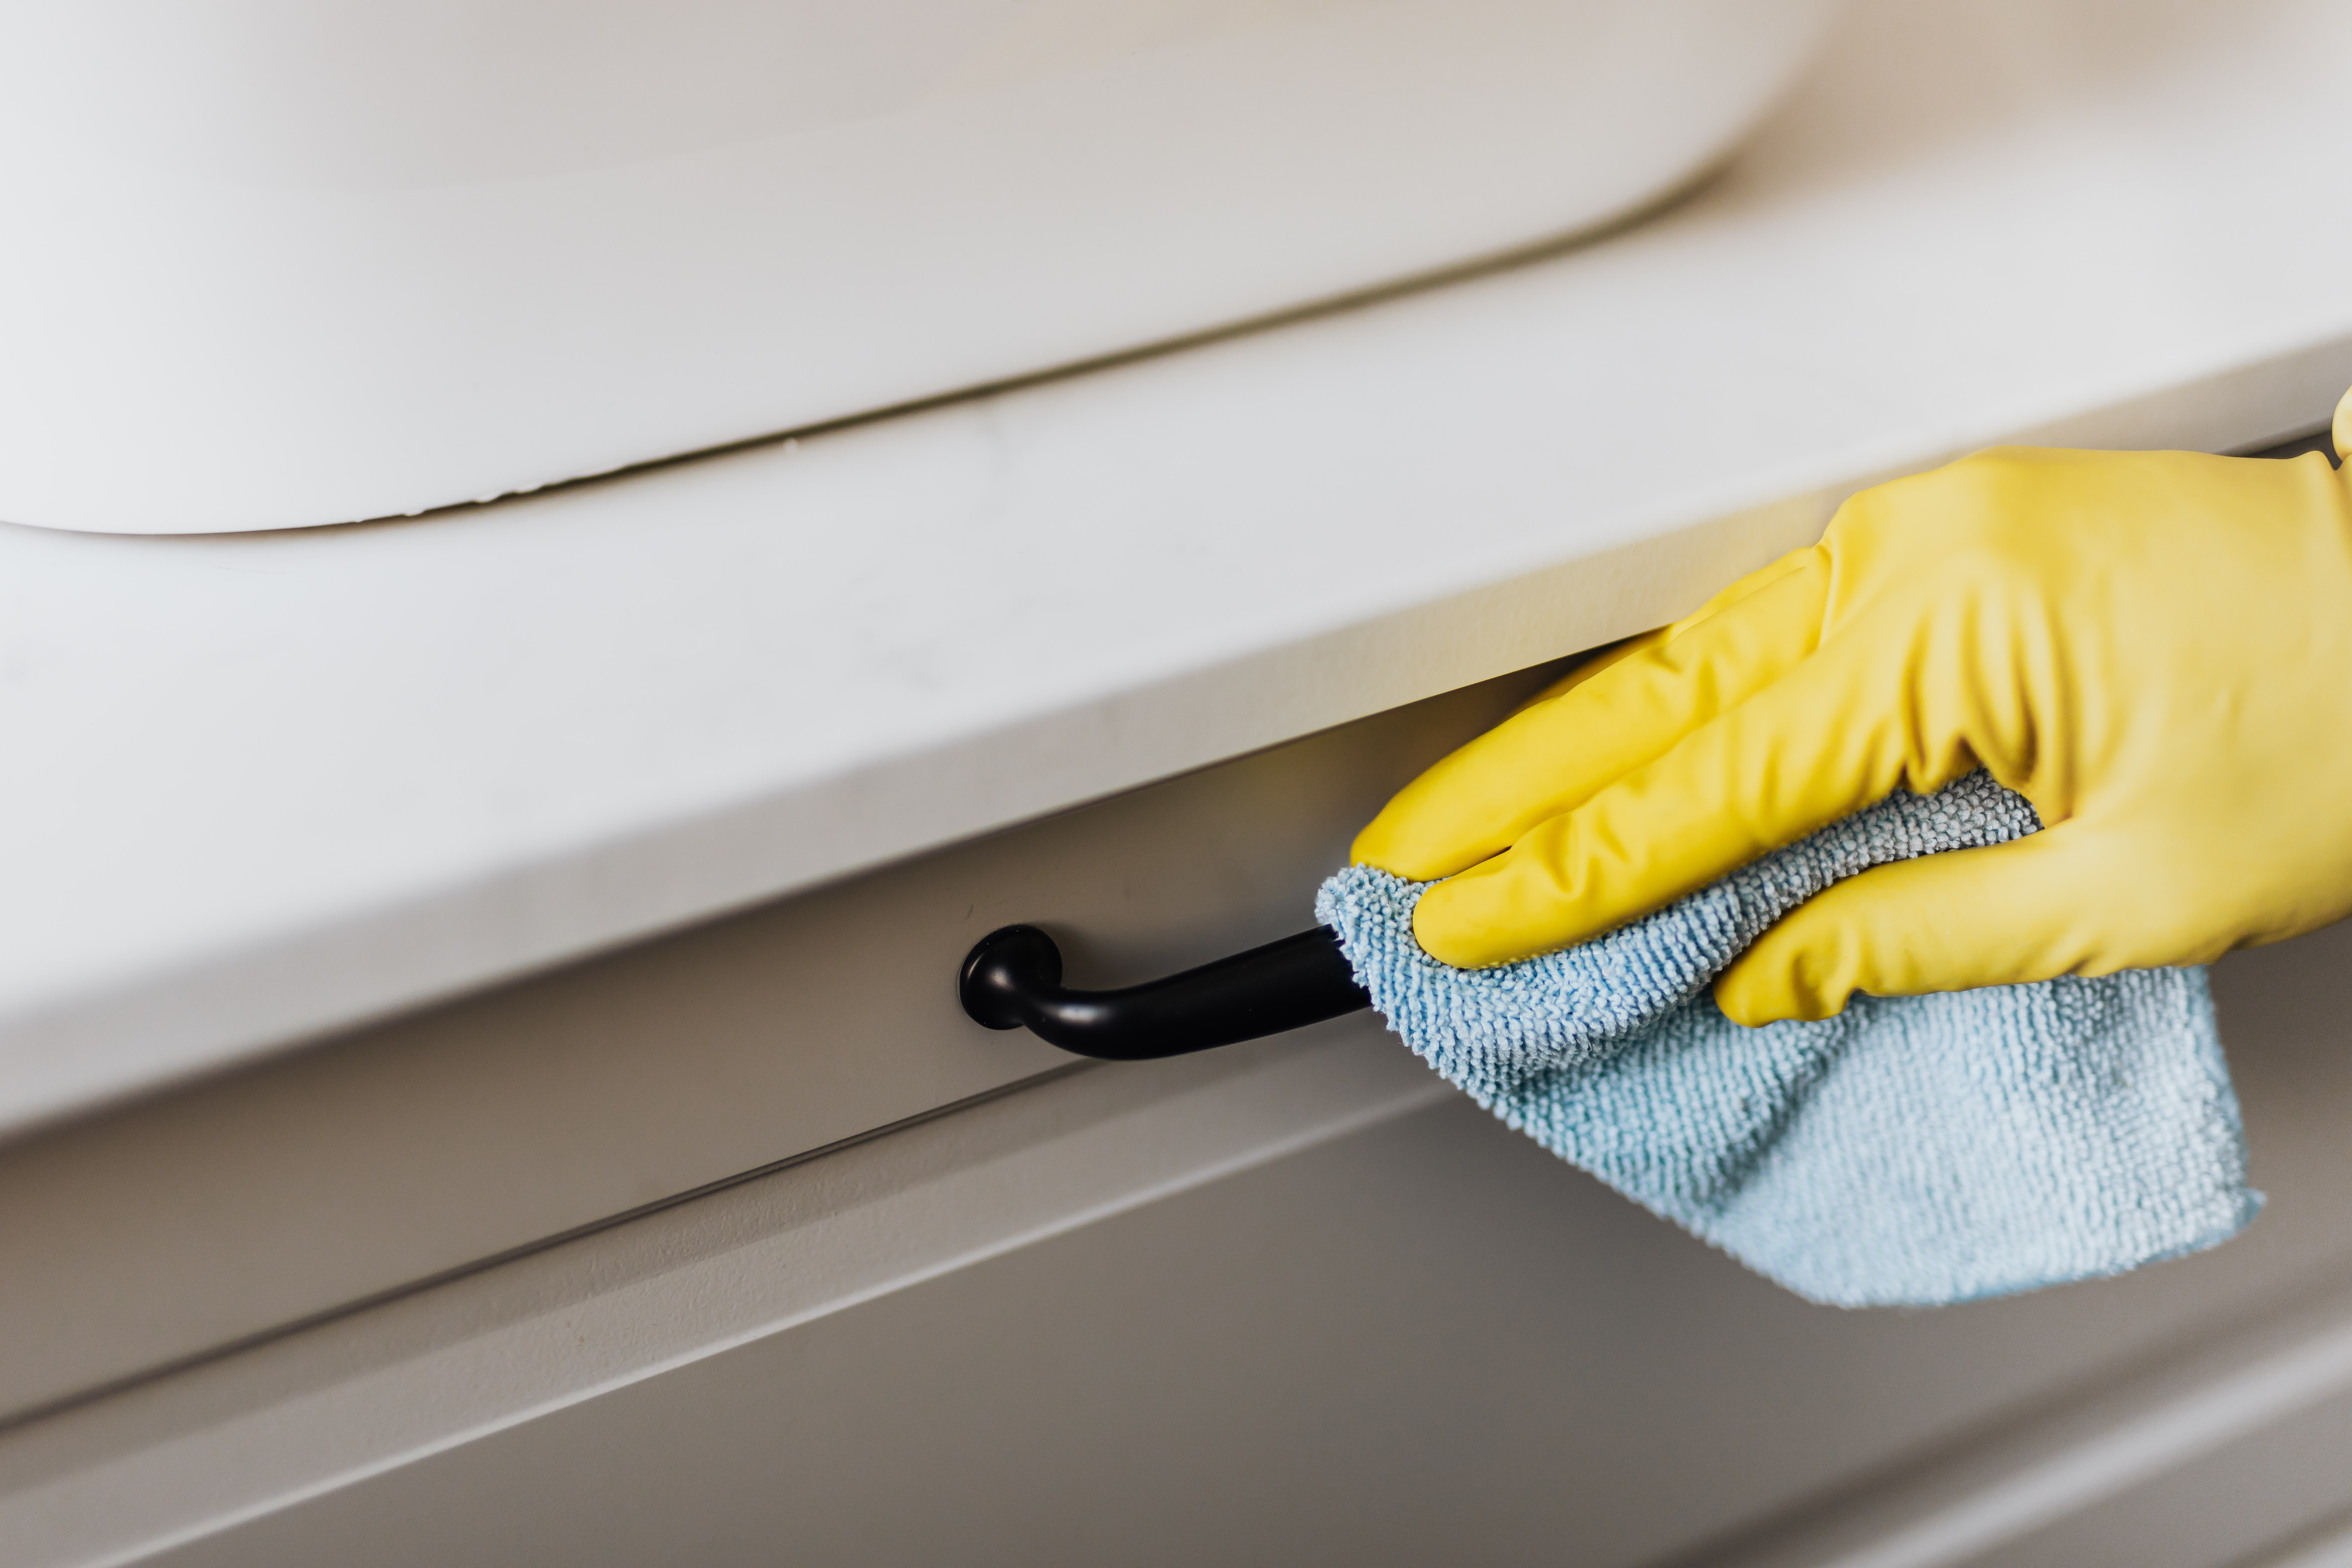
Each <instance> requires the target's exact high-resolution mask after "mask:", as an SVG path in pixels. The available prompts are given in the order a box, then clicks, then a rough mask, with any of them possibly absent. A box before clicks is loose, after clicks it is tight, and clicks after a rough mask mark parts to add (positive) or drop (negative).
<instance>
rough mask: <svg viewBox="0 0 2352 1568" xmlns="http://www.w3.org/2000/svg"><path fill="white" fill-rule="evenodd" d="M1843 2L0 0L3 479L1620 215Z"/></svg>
mask: <svg viewBox="0 0 2352 1568" xmlns="http://www.w3.org/2000/svg"><path fill="white" fill-rule="evenodd" d="M1835 3H1836V0H887V4H880V3H877V4H864V5H857V4H842V3H840V0H685V3H681V0H623V3H621V4H602V5H576V4H567V3H566V0H364V3H359V4H340V5H318V4H316V3H315V0H97V3H92V0H27V3H22V4H16V5H9V6H7V7H5V9H0V204H5V207H0V210H5V211H6V212H7V214H8V219H9V221H8V243H7V244H6V245H5V246H0V344H5V357H6V360H7V363H8V374H7V375H6V376H5V379H0V518H6V519H10V520H13V521H18V522H33V523H41V524H45V525H48V526H52V527H66V528H85V529H104V530H119V531H130V532H162V533H185V532H197V531H211V530H235V529H257V528H275V527H286V526H295V525H301V524H311V523H326V522H343V521H351V520H352V519H355V518H369V517H385V516H393V515H397V514H401V513H410V512H415V511H418V510H423V509H425V508H429V507H437V506H446V505H449V504H452V503H455V502H461V501H467V500H477V499H480V498H485V497H490V496H496V495H501V494H505V493H507V492H509V491H514V490H521V489H535V488H537V487H539V486H541V485H544V484H548V483H551V482H553V481H556V480H560V479H573V478H577V477H578V476H580V475H583V474H594V473H604V472H607V471H610V470H611V469H614V468H619V467H622V466H623V465H625V464H631V463H640V462H644V461H646V460H648V459H651V458H663V457H668V456H672V455H675V454H677V453H679V452H685V451H690V450H695V449H698V448H702V447H711V446H715V445H718V444H719V443H723V442H730V441H740V440H742V439H744V438H746V437H756V436H763V435H767V434H770V433H772V432H775V431H780V430H786V429H792V428H795V427H798V426H805V425H809V424H813V423H815V422H818V421H823V420H830V419H838V418H840V417H842V416H847V415H852V414H856V413H860V412H863V411H866V410H870V409H874V408H877V407H881V406H885V405H895V404H899V403H904V402H907V401H909V400H912V399H916V398H921V397H927V396H931V395H937V394H940V393H943V392H949V391H952V390H955V389H957V388H961V387H970V386H973V385H976V384H982V383H987V382H992V381H997V380H1002V379H1003V378H1006V377H1009V376H1013V375H1017V374H1023V373H1025V372H1031V371H1035V370H1039V369H1042V368H1045V367H1047V366H1052V365H1057V364H1067V363H1072V362H1074V361H1078V360H1083V359H1087V358H1092V357H1096V356H1099V355H1103V354H1106V353H1113V352H1116V351H1118V350H1123V349H1128V348H1131V347H1133V346H1135V345H1138V344H1141V343H1147V342H1155V341H1158V340H1161V339H1166V338H1169V337H1172V336H1176V335H1180V334H1183V333H1189V332H1197V331H1202V330H1203V329H1206V328H1211V327H1216V326H1219V325H1222V324H1224V323H1227V322H1231V321H1238V320H1241V319H1243V318H1245V317H1251V316H1257V315H1262V314H1264V313H1266V312H1268V311H1274V310H1282V309H1286V308H1288V307H1292V306H1296V305H1297V304H1300V303H1302V302H1305V301H1307V300H1318V299H1324V298H1328V297H1329V296H1332V295H1334V294H1339V293H1343V292H1346V291H1349V290H1353V289H1362V288H1364V287H1366V286H1368V285H1372V284H1378V283H1381V282H1384V281H1387V280H1390V279H1396V278H1399V277H1402V276H1404V275H1407V274H1411V273H1415V272H1420V271H1423V270H1426V269H1428V268H1436V267H1442V266H1446V265H1449V264H1453V263H1456V262H1459V261H1462V260H1464V259H1465V258H1471V257H1475V256H1481V255H1486V254H1489V253H1492V252H1495V251H1497V250H1500V249H1504V248H1507V247H1514V246H1519V245H1524V244H1526V243H1528V242H1529V241H1531V240H1535V239H1538V238H1541V237H1546V236H1549V235H1556V234H1559V233H1562V232H1564V231H1568V230H1572V229H1576V228H1580V227H1584V226H1590V225H1591V224H1594V223H1596V222H1599V221H1602V220H1605V219H1607V218H1609V217H1612V216H1616V215H1618V214H1621V213H1622V212H1624V211H1625V210H1627V209H1628V208H1630V207H1633V206H1634V205H1638V204H1639V203H1641V202H1643V201H1644V200H1646V199H1649V198H1651V197H1653V196H1654V195H1655V194H1656V193H1657V192H1658V191H1659V190H1661V189H1662V188H1664V187H1666V186H1669V185H1672V184H1675V183H1676V182H1678V181H1681V180H1685V179H1686V178H1688V177H1689V176H1690V175H1691V174H1694V173H1695V172H1696V171H1697V170H1698V169H1699V168H1700V167H1702V166H1703V165H1704V164H1706V163H1707V162H1708V161H1709V160H1711V159H1713V158H1715V157H1717V155H1719V153H1721V151H1722V150H1723V148H1724V147H1725V146H1726V144H1727V143H1728V142H1730V141H1731V140H1732V139H1733V138H1735V137H1736V136H1737V135H1738V133H1739V132H1742V131H1743V130H1745V129H1746V128H1747V127H1748V126H1749V125H1750V124H1752V123H1753V122H1754V121H1755V119H1756V116H1757V115H1758V114H1759V112H1760V111H1761V110H1763V108H1764V107H1765V106H1766V105H1767V104H1768V103H1769V101H1771V100H1772V99H1773V98H1774V97H1775V96H1777V94H1778V93H1779V92H1780V89H1781V88H1782V87H1783V86H1784V85H1785V84H1786V82H1787V81H1788V79H1789V78H1790V75H1791V74H1793V72H1794V71H1795V70H1796V69H1797V68H1798V67H1799V66H1800V65H1801V62H1802V61H1803V59H1804V58H1806V56H1807V55H1808V53H1809V52H1810V51H1811V48H1812V47H1813V45H1814V43H1815V42H1816V40H1817V38H1818V37H1819V35H1820V32H1821V25H1822V21H1823V19H1824V18H1825V17H1826V16H1827V15H1828V14H1829V12H1830V11H1831V10H1832V7H1833V5H1834V4H1835Z"/></svg>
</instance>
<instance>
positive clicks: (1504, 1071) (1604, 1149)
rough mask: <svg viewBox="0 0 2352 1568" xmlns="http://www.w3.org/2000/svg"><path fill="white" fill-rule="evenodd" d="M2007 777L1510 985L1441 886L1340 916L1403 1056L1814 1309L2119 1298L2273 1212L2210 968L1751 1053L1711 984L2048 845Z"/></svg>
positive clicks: (1345, 940)
mask: <svg viewBox="0 0 2352 1568" xmlns="http://www.w3.org/2000/svg"><path fill="white" fill-rule="evenodd" d="M2040 826H2041V824H2040V822H2039V820H2038V819H2037V818H2036V817H2035V816H2034V815H2033V808H2032V806H2030V805H2027V804H2026V803H2025V801H2023V800H2022V799H2021V798H2020V797H2019V796H2017V795H2012V794H2011V793H2010V792H2009V791H2008V790H2005V789H2003V788H2001V787H2000V785H1999V784H1995V783H1994V782H1993V781H1992V779H1991V778H1990V776H1988V775H1987V774H1985V773H1971V774H1969V776H1968V777H1966V778H1963V779H1961V780H1959V781H1958V783H1956V784H1952V785H1950V786H1949V787H1948V788H1946V789H1944V790H1941V791H1938V792H1937V794H1935V795H1926V796H1920V795H1909V794H1907V793H1903V792H1897V793H1896V794H1895V795H1894V796H1893V797H1891V798H1889V799H1888V800H1885V801H1883V802H1881V803H1880V804H1879V805H1874V806H1872V807H1871V808H1870V809H1868V810H1867V811H1864V812H1861V813H1858V814H1857V815H1855V816H1852V817H1849V818H1847V819H1846V820H1845V821H1843V822H1841V823H1837V824H1835V825H1833V826H1830V827H1827V828H1824V829H1822V831H1821V832H1819V833H1817V834H1814V835H1813V836H1812V837H1810V838H1807V839H1805V840H1803V841H1802V842H1801V843H1798V844H1793V845H1790V847H1787V848H1785V849H1781V850H1779V851H1776V852H1775V853H1773V854H1772V855H1769V856H1768V857H1766V858H1764V859H1762V860H1759V861H1758V862H1757V863H1756V864H1754V865H1752V866H1749V867H1747V868H1744V869H1742V870H1739V871H1737V872H1734V873H1733V874H1732V875H1731V876H1729V877H1727V878H1725V879H1723V880H1722V881H1719V882H1717V883H1716V884H1714V885H1713V886H1711V887H1709V888H1706V889H1702V890H1701V891H1699V892H1697V893H1695V894H1693V895H1691V896H1690V897H1689V898H1687V899H1685V900H1682V901H1681V902H1679V903H1676V904H1673V905H1671V906H1669V907H1667V908H1666V909H1664V910H1659V911H1657V912H1656V913H1655V914H1653V915H1650V916H1647V917H1645V918H1644V919H1643V920H1640V921H1635V922H1634V923H1633V924H1632V925H1629V926H1626V927H1624V928H1622V929H1621V930H1619V931H1612V932H1611V933H1610V934H1609V935H1607V936H1605V937H1601V938H1600V939H1598V940H1596V941H1593V942H1586V943H1583V944H1582V945H1580V946H1577V947H1573V948H1570V949H1567V950H1565V951H1564V952H1555V953H1548V954H1546V955H1544V956H1542V957H1540V958H1534V959H1529V960H1528V961H1526V962H1524V963H1511V964H1505V965H1502V966H1500V967H1497V968H1494V969H1485V970H1463V969H1453V968H1449V967H1447V966H1446V965H1444V964H1442V963H1438V962H1437V961H1436V960H1435V959H1433V958H1431V957H1430V956H1429V955H1428V954H1427V953H1425V952H1423V951H1422V950H1421V947H1420V944H1419V943H1417V942H1414V941H1413V938H1412V909H1413V905H1414V904H1415V903H1417V902H1418V901H1419V900H1420V898H1421V894H1422V890H1423V888H1424V887H1426V886H1428V884H1425V883H1416V882H1408V881H1405V880H1402V879H1400V878H1396V877H1392V876H1390V875H1389V874H1387V873H1386V872H1383V871H1376V870H1373V869H1371V868H1370V867H1363V866H1352V867H1349V868H1348V869H1346V870H1344V871H1341V872H1340V873H1339V874H1338V875H1337V876H1335V877H1333V878H1332V879H1330V880H1329V881H1328V882H1326V883H1325V884H1324V886H1323V889H1322V892H1321V894H1320V896H1319V897H1318V899H1317V900H1316V906H1315V907H1316V913H1317V915H1318V917H1319V918H1320V919H1321V920H1322V921H1323V922H1324V923H1325V924H1327V925H1329V926H1331V927H1333V928H1334V929H1336V930H1337V931H1339V937H1340V942H1341V946H1342V947H1343V949H1344V950H1345V952H1347V955H1348V959H1349V963H1352V964H1353V965H1354V967H1355V971H1356V976H1357V978H1358V980H1359V981H1360V982H1361V984H1363V986H1364V988H1365V989H1366V990H1368V991H1369V992H1370V993H1371V996H1372V1002H1373V1005H1375V1006H1376V1007H1378V1008H1379V1009H1380V1011H1381V1014H1382V1015H1384V1016H1386V1017H1387V1018H1388V1020H1389V1023H1390V1025H1391V1026H1392V1027H1393V1028H1395V1029H1396V1031H1397V1032H1398V1033H1399V1034H1401V1035H1402V1036H1403V1037H1404V1039H1405V1042H1406V1043H1407V1044H1408V1045H1410V1046H1411V1047H1412V1048H1413V1050H1414V1051H1415V1052H1417V1053H1419V1054H1420V1055H1421V1056H1422V1057H1423V1058H1425V1059H1426V1060H1427V1061H1428V1062H1429V1063H1430V1065H1431V1066H1433V1067H1434V1068H1436V1069H1437V1070H1438V1071H1439V1072H1441V1073H1443V1074H1444V1076H1445V1077H1446V1078H1447V1079H1451V1080H1452V1081H1453V1082H1454V1083H1455V1084H1457V1085H1459V1086H1460V1087H1461V1088H1463V1089H1466V1090H1468V1091H1469V1093H1470V1094H1471V1096H1472V1097H1473V1098H1475V1100H1478V1101H1479V1103H1481V1104H1482V1105H1485V1106H1486V1108H1487V1109H1488V1110H1493V1111H1494V1112H1496V1114H1497V1115H1499V1116H1500V1117H1502V1118H1503V1120H1504V1121H1507V1122H1509V1123H1510V1124H1511V1125H1512V1126H1514V1127H1517V1128H1518V1129H1519V1130H1520V1131H1524V1132H1526V1133H1528V1135H1529V1136H1531V1137H1533V1138H1534V1139H1535V1140H1536V1141H1537V1142H1539V1143H1541V1144H1542V1145H1543V1146H1544V1147H1545V1148H1547V1149H1549V1150H1551V1151H1552V1152H1555V1153H1558V1154H1560V1155H1563V1156H1565V1157H1566V1158H1568V1159H1569V1160H1571V1161H1573V1162H1574V1163H1577V1164H1579V1165H1580V1166H1582V1167H1583V1168H1584V1169H1586V1170H1588V1171H1590V1172H1591V1173H1593V1174H1594V1175H1597V1176H1599V1177H1600V1178H1601V1180H1603V1181H1605V1182H1607V1183H1608V1184H1610V1185H1612V1186H1613V1187H1615V1188H1616V1189H1617V1190H1618V1191H1620V1192H1622V1193H1623V1194H1626V1195H1627V1196H1629V1197H1632V1198H1633V1199H1635V1200H1636V1201H1638V1202H1640V1203H1642V1204H1643V1205H1647V1206H1648V1207H1649V1208H1651V1209H1653V1210H1654V1211H1656V1212H1657V1213H1658V1214H1661V1215H1664V1216H1665V1217H1667V1218H1668V1219H1671V1220H1674V1221H1675V1222H1676V1223H1678V1224H1680V1225H1682V1226H1685V1227H1686V1228H1688V1229H1689V1230H1691V1231H1693V1232H1695V1233H1696V1234H1697V1235H1698V1236H1700V1237H1704V1238H1706V1240H1707V1241H1710V1242H1712V1243H1714V1244H1715V1245H1716V1246H1717V1247H1722V1248H1723V1249H1724V1250H1725V1251H1727V1252H1728V1253H1730V1254H1731V1255H1732V1256H1734V1257H1735V1258H1739V1259H1740V1260H1741V1261H1742V1262H1744V1263H1746V1264H1748V1266H1749V1267H1750V1268H1755V1269H1757V1270H1758V1271H1759V1272H1760V1273H1763V1274H1765V1275H1768V1276H1769V1277H1770V1278H1772V1279H1777V1280H1779V1281H1780V1283H1781V1284H1783V1285H1786V1286H1787V1287H1789V1288H1790V1289H1792V1290H1795V1291H1797V1292H1798V1293H1799V1294H1800V1295H1802V1296H1806V1297H1809V1298H1811V1300H1816V1301H1824V1302H1833V1303H1836V1304H1839V1305H1843V1306H1887V1305H1898V1304H1900V1305H1930V1304H1940V1303H1945V1302H1950V1301H1959V1300H1969V1299H1972V1298H1976V1297H1982V1296H1994V1295H2001V1294H2005V1293H2007V1292H2010V1291H2015V1290H2025V1289H2032V1288H2034V1287H2036V1286H2041V1285H2053V1284H2057V1283H2060V1282H2062V1281H2065V1280H2070V1279H2088V1278H2091V1277H2093V1276H2096V1275H2103V1274H2114V1273H2118V1272H2120V1271H2122V1270H2124V1269H2126V1268H2135V1267H2137V1266H2138V1265H2140V1264H2143V1263H2147V1262H2151V1261H2153V1260H2155V1259H2157V1258H2168V1257H2171V1256H2174V1255H2176V1254H2179V1253H2183V1252H2190V1251H2195V1250H2196V1249H2198V1248H2200V1247H2210V1246H2213V1245H2214V1244H2215V1243H2217V1242H2221V1241H2224V1240H2227V1239H2228V1238H2229V1237H2231V1236H2233V1235H2235V1234H2236V1233H2237V1231H2238V1230H2239V1229H2240V1228H2241V1227H2242V1226H2244V1225H2245V1224H2246V1222H2247V1221H2248V1220H2250V1219H2252V1217H2253V1215H2254V1212H2255V1210H2256V1209H2258V1208H2259V1207H2260V1206H2261V1205H2262V1197H2261V1194H2258V1193H2255V1192H2253V1191H2252V1190H2251V1189H2249V1188H2248V1187H2247V1185H2246V1180H2245V1142H2244V1136H2243V1134H2242V1131H2241V1129H2240V1125H2239V1120H2238V1101H2237V1096H2236V1094H2235V1092H2234V1091H2233V1090H2232V1089H2231V1086H2230V1078H2229V1070H2228V1068H2227V1066H2226V1065H2225V1064H2224V1062H2223V1061H2222V1058H2221V1045H2220V1041H2219V1039H2218V1038H2217V1037H2216V1035H2215V1033H2214V1028H2213V1008H2212V1003H2211V1001H2210V997H2209V995H2208V994H2207V990H2206V984H2205V973H2204V971H2202V970H2200V969H2154V970H2136V971H2131V972H2127V973H2121V974H2113V975H2106V976H2102V977H2099V978H2096V979H2086V978H2079V977H2069V978H2063V979H2058V980H2049V981H2042V982H2039V983H2037V984H2029V985H2003V986H1994V987H1990V988H1988V989H1985V990H1980V991H1963V992H1954V993H1950V994H1942V995H1933V996H1912V997H1885V998H1882V997H1870V996H1856V997H1855V998H1854V999H1853V1003H1852V1004H1851V1005H1849V1006H1848V1007H1847V1008H1846V1010H1845V1011H1844V1013H1843V1014H1842V1015H1840V1016H1837V1017H1835V1018H1830V1019H1824V1020H1822V1021H1821V1022H1819V1023H1784V1024H1773V1025H1770V1026H1766V1027H1764V1028H1761V1029H1747V1028H1742V1027H1741V1026H1738V1025H1737V1024H1734V1023H1732V1022H1731V1021H1730V1020H1729V1019H1727V1018H1726V1017H1725V1016H1723V1015H1722V1013H1721V1012H1719V1011H1717V1008H1716V1005H1715V1002H1714V999H1713V997H1712V996H1710V995H1709V994H1708V993H1707V982H1708V981H1709V979H1711V978H1712V977H1713V976H1714V975H1715V973H1717V971H1719V970H1721V969H1722V968H1723V967H1724V966H1725V965H1726V964H1727V963H1730V961H1731V960H1732V959H1733V958H1734V957H1736V956H1738V953H1739V952H1740V951H1741V950H1742V949H1744V948H1745V947H1747V946H1748V943H1749V942H1753V941H1755V940H1756V938H1757V937H1758V936H1759V935H1760V934H1762V932H1763V931H1764V930H1765V929H1766V928H1767V927H1768V926H1769V925H1770V924H1771V923H1772V921H1774V920H1776V919H1777V918H1778V917H1779V916H1780V915H1781V914H1782V913H1783V912H1785V911H1786V910H1790V909H1792V908H1794V907H1795V906H1796V905H1798V904H1800V903H1801V902H1803V901H1804V900H1806V899H1808V898H1811V896H1812V895H1813V894H1815V893H1817V892H1819V891H1821V890H1822V889H1824V888H1826V887H1828V886H1829V885H1830V884H1831V883H1832V882H1835V881H1837V880H1839V879H1842V878H1844V877H1850V876H1853V874H1854V873H1856V872H1858V871H1861V870H1864V869H1866V868H1869V867H1872V866H1875V865H1879V864H1882V863H1884V862H1886V861H1890V860H1900V859H1907V858H1911V857H1913V856H1916V855H1931V854H1935V853H1937V852H1939V851H1942V850H1947V849H1958V848H1965V847H1971V846H1978V845H1988V844H1998V843H2001V842H2003V841H2005V840H2008V839H2011V838H2016V837H2021V836H2023V835H2025V834H2028V833H2032V832H2034V831H2036V830H2037V829H2038V828H2039V827H2040Z"/></svg>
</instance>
